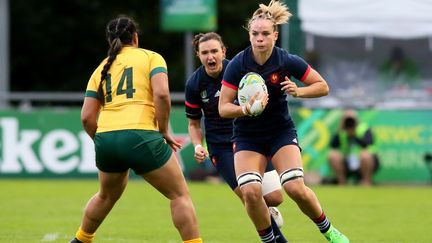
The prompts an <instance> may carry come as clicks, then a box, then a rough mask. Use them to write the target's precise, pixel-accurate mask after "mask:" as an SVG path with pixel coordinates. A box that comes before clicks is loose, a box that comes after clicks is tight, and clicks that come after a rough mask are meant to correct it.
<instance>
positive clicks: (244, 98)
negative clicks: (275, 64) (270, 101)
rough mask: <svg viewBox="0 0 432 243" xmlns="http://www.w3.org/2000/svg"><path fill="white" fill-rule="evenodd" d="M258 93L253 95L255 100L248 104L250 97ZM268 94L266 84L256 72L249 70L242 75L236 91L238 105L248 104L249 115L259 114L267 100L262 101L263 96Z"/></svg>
mask: <svg viewBox="0 0 432 243" xmlns="http://www.w3.org/2000/svg"><path fill="white" fill-rule="evenodd" d="M256 94H258V95H257V96H256V97H255V101H254V102H253V103H252V104H249V102H250V99H251V98H252V97H253V96H254V95H256ZM264 96H268V91H267V86H266V84H265V80H264V79H263V78H262V77H261V75H259V74H258V73H254V72H249V73H247V74H246V75H244V76H243V78H242V79H241V80H240V84H239V89H238V93H237V98H238V101H239V104H240V106H242V107H243V106H247V105H248V104H249V105H250V109H249V111H250V115H251V116H258V115H259V114H261V113H262V112H263V111H264V109H265V107H266V105H267V100H266V101H265V102H264V101H263V97H264Z"/></svg>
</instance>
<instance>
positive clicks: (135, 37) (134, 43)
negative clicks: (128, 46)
mask: <svg viewBox="0 0 432 243" xmlns="http://www.w3.org/2000/svg"><path fill="white" fill-rule="evenodd" d="M132 44H133V45H134V46H136V47H138V33H136V32H135V33H134V34H133V38H132Z"/></svg>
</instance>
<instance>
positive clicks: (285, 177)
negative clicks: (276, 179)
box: [280, 168, 303, 185]
mask: <svg viewBox="0 0 432 243" xmlns="http://www.w3.org/2000/svg"><path fill="white" fill-rule="evenodd" d="M302 177H303V169H302V168H293V169H288V170H286V171H284V172H282V174H281V175H280V181H281V185H283V184H285V182H288V181H291V180H295V179H298V178H302Z"/></svg>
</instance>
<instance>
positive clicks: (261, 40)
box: [249, 19, 278, 53]
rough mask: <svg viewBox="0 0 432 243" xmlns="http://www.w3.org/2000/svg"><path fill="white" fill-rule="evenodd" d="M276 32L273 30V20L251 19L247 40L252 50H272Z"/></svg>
mask: <svg viewBox="0 0 432 243" xmlns="http://www.w3.org/2000/svg"><path fill="white" fill-rule="evenodd" d="M277 37H278V32H277V31H274V26H273V22H271V21H270V20H267V19H257V20H255V21H253V22H252V23H251V25H250V29H249V41H250V43H251V45H252V49H253V51H254V52H264V53H266V52H270V53H271V52H272V50H273V47H274V45H275V43H276V40H277Z"/></svg>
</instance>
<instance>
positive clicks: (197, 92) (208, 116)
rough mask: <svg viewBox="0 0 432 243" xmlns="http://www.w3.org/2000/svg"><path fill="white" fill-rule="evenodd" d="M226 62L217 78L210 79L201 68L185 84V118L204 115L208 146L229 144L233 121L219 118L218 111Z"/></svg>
mask: <svg viewBox="0 0 432 243" xmlns="http://www.w3.org/2000/svg"><path fill="white" fill-rule="evenodd" d="M228 62H229V61H228V60H224V61H223V70H222V72H221V73H220V74H219V76H218V77H217V78H212V77H210V76H209V75H208V74H207V73H206V71H205V68H204V66H201V67H199V68H198V69H197V70H196V71H195V72H194V73H193V74H192V75H191V76H190V77H189V79H188V80H187V82H186V91H185V95H186V99H185V111H186V116H187V117H188V118H190V119H196V120H198V119H201V117H202V115H203V113H204V128H205V136H206V142H207V143H209V144H231V137H232V131H233V130H232V128H233V124H232V121H233V119H226V118H222V117H220V115H219V110H218V103H219V95H220V88H221V86H222V83H221V81H222V74H223V73H224V71H225V69H226V66H227V65H228Z"/></svg>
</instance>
